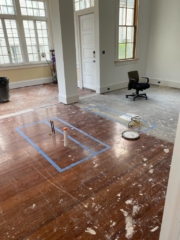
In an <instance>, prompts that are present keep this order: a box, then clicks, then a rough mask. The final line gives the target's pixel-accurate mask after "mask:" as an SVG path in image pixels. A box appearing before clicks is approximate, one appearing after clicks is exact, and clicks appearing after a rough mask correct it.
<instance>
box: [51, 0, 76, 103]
mask: <svg viewBox="0 0 180 240" xmlns="http://www.w3.org/2000/svg"><path fill="white" fill-rule="evenodd" d="M49 4H50V8H51V21H52V30H53V40H54V49H55V54H56V69H57V78H58V88H59V101H60V102H63V103H65V104H70V103H74V102H78V100H79V95H78V87H77V73H76V50H75V33H74V9H73V1H72V0H51V1H50V2H49Z"/></svg>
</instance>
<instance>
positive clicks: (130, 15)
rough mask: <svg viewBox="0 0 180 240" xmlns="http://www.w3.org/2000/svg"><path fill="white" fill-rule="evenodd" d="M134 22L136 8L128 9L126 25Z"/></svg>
mask: <svg viewBox="0 0 180 240" xmlns="http://www.w3.org/2000/svg"><path fill="white" fill-rule="evenodd" d="M133 23H134V10H133V9H127V19H126V25H131V26H132V25H133Z"/></svg>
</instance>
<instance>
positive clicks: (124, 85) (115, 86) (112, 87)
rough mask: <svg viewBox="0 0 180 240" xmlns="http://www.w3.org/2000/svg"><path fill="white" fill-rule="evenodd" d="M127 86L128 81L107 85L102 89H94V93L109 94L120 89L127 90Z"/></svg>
mask: <svg viewBox="0 0 180 240" xmlns="http://www.w3.org/2000/svg"><path fill="white" fill-rule="evenodd" d="M127 86H128V81H125V82H121V83H115V84H112V85H111V84H109V85H105V86H102V87H96V93H99V94H101V93H105V92H111V91H114V90H118V89H122V88H127ZM108 88H110V90H108Z"/></svg>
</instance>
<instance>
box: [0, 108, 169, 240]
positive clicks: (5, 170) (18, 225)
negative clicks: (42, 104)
mask: <svg viewBox="0 0 180 240" xmlns="http://www.w3.org/2000/svg"><path fill="white" fill-rule="evenodd" d="M55 116H57V117H58V118H59V119H61V120H63V121H64V122H62V121H61V122H60V121H58V120H57V119H55V118H54V123H55V127H56V128H59V129H61V130H62V129H63V127H64V126H67V125H66V124H65V122H67V123H69V124H71V125H73V126H74V127H72V126H70V125H69V126H67V127H68V133H69V135H70V136H71V137H72V138H73V139H75V140H76V141H73V139H69V145H68V147H64V146H63V141H62V140H63V135H62V134H61V133H60V132H58V131H56V136H55V137H53V135H52V134H50V127H49V126H48V125H47V124H45V123H44V120H45V119H49V118H51V119H53V117H55ZM27 124H29V125H27ZM24 125H26V126H25V127H23V128H21V126H24ZM16 128H18V129H20V130H21V131H22V133H23V134H24V135H23V136H25V137H26V138H25V137H23V136H22V135H20V134H19V132H17V130H16ZM76 128H77V129H79V130H81V131H83V132H85V133H86V134H87V135H84V134H83V133H82V132H78V130H77V129H76ZM125 129H126V128H125V127H124V126H122V125H121V124H118V123H114V122H111V121H109V120H107V119H104V118H102V117H100V116H97V115H94V114H93V113H90V112H85V111H84V110H82V109H79V108H78V107H75V106H73V105H70V106H65V105H63V104H58V105H55V106H52V107H49V108H42V109H40V110H37V111H33V112H29V113H26V114H22V115H17V116H13V117H10V118H6V119H3V120H0V239H1V240H7V239H18V240H21V239H23V240H24V239H26V240H28V239H29V240H31V239H33V240H35V239H40V240H42V239H50V240H56V239H60V240H63V239H65V240H73V239H83V240H88V239H95V240H98V239H101V240H105V239H112V240H118V239H120V240H124V239H133V240H158V239H159V233H160V228H161V221H162V214H163V208H164V201H165V194H166V187H167V182H168V176H169V170H170V164H171V157H172V150H173V144H171V143H168V142H165V141H162V140H158V139H157V138H154V137H152V136H149V135H147V134H141V137H140V139H139V140H136V141H127V140H124V139H123V138H122V137H121V133H122V131H123V130H125ZM91 137H92V138H91ZM28 139H29V140H30V141H31V142H28V141H27V140H28ZM97 139H98V140H99V141H100V142H97V141H96V140H97ZM30 143H34V144H35V145H36V146H37V147H38V149H40V150H42V151H43V153H44V154H45V155H46V156H49V157H50V159H51V160H52V161H53V162H54V163H55V164H57V165H58V166H59V167H60V168H61V169H64V171H62V172H59V171H58V170H57V169H56V168H55V167H54V166H53V165H52V164H51V163H50V162H48V161H47V159H45V157H44V155H42V152H41V151H39V150H38V151H37V149H35V146H34V145H32V144H30ZM103 144H104V145H103ZM107 146H109V147H110V148H108V147H107ZM91 154H92V157H90V156H91ZM88 157H89V159H87V160H86V158H88ZM82 159H83V161H82V162H80V163H79V164H77V165H76V163H77V162H78V161H80V160H82ZM72 164H74V165H75V166H73V165H72ZM68 166H69V168H68ZM66 168H67V170H66Z"/></svg>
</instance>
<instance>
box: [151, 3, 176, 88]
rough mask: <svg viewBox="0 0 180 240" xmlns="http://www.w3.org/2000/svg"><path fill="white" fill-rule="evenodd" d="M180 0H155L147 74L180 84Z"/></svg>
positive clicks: (163, 81) (152, 77) (154, 81)
mask: <svg viewBox="0 0 180 240" xmlns="http://www.w3.org/2000/svg"><path fill="white" fill-rule="evenodd" d="M179 39H180V1H179V0H171V1H168V0H158V1H157V0H152V13H151V26H150V34H149V51H148V64H147V75H148V76H149V77H150V78H151V82H152V81H153V83H157V82H158V80H160V81H161V84H162V85H167V86H172V87H180V61H179V57H180V45H179Z"/></svg>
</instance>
